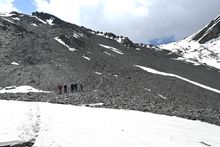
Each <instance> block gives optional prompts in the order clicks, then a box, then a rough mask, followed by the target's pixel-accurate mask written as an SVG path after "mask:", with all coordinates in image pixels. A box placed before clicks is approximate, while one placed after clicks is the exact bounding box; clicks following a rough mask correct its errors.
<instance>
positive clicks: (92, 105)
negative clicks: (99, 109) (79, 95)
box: [82, 103, 104, 107]
mask: <svg viewBox="0 0 220 147" xmlns="http://www.w3.org/2000/svg"><path fill="white" fill-rule="evenodd" d="M102 105H104V103H94V104H83V105H82V106H89V107H96V106H102Z"/></svg>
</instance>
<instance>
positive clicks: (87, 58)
mask: <svg viewBox="0 0 220 147" xmlns="http://www.w3.org/2000/svg"><path fill="white" fill-rule="evenodd" d="M82 57H83V58H85V59H86V60H89V61H90V60H91V59H90V58H89V57H86V56H85V55H83V56H82Z"/></svg>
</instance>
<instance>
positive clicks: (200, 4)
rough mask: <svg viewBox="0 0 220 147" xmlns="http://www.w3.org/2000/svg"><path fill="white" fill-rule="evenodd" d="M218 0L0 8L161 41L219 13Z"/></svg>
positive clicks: (0, 0) (6, 3)
mask: <svg viewBox="0 0 220 147" xmlns="http://www.w3.org/2000/svg"><path fill="white" fill-rule="evenodd" d="M219 6H220V0H193V1H192V0H0V12H4V11H12V10H17V11H19V12H23V13H26V14H31V12H33V11H42V12H47V13H50V14H53V15H55V16H57V17H59V18H61V19H63V20H65V21H68V22H71V23H75V24H77V25H80V26H85V27H87V28H91V29H93V30H98V31H103V32H113V33H115V34H117V35H123V36H127V37H129V38H130V39H131V40H133V41H134V42H138V43H151V44H164V43H169V42H173V41H176V40H180V39H183V38H185V37H187V36H190V35H192V34H193V33H195V32H197V31H198V30H200V29H201V28H202V27H204V26H205V25H206V24H207V23H209V22H210V21H211V20H212V19H213V18H215V17H216V16H217V15H219V14H220V9H219Z"/></svg>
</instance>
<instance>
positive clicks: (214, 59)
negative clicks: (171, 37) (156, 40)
mask: <svg viewBox="0 0 220 147" xmlns="http://www.w3.org/2000/svg"><path fill="white" fill-rule="evenodd" d="M194 35H195V34H194ZM194 35H192V36H190V37H188V38H186V39H184V40H181V41H179V42H173V43H170V44H165V45H161V46H159V47H160V49H166V50H169V51H171V52H174V53H177V54H179V55H180V56H181V57H179V58H176V59H175V60H182V61H186V62H191V63H193V64H195V65H201V64H205V65H208V66H211V67H215V68H218V69H220V36H219V37H218V38H216V39H212V40H210V41H208V42H206V43H205V44H200V43H198V42H196V41H193V40H192V37H193V36H194Z"/></svg>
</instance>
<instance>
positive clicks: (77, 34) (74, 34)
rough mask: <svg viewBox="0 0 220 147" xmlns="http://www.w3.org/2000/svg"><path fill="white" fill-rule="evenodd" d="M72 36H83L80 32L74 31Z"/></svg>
mask: <svg viewBox="0 0 220 147" xmlns="http://www.w3.org/2000/svg"><path fill="white" fill-rule="evenodd" d="M73 37H75V38H80V37H83V34H82V33H76V32H74V33H73Z"/></svg>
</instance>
